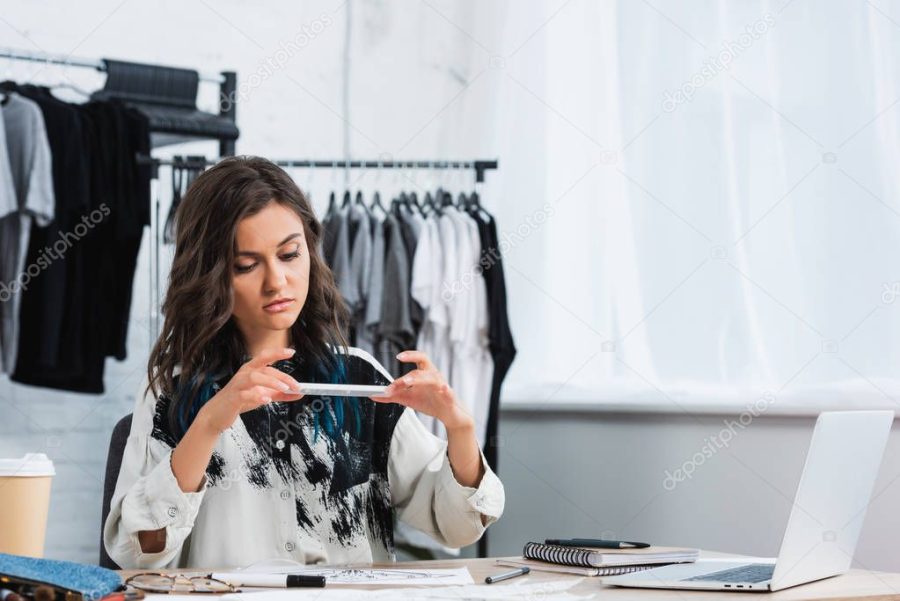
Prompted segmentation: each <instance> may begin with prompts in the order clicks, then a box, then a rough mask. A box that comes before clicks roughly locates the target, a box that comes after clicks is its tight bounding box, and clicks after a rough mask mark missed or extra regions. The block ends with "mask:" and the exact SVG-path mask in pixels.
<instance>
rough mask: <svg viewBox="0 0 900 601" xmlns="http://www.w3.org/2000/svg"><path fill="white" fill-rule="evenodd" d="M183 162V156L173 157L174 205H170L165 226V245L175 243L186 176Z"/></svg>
mask: <svg viewBox="0 0 900 601" xmlns="http://www.w3.org/2000/svg"><path fill="white" fill-rule="evenodd" d="M181 162H182V157H181V155H175V156H174V157H172V204H170V205H169V214H168V215H166V223H165V225H164V226H163V244H174V243H175V212H176V211H177V210H178V205H179V204H180V203H181V191H182V185H183V183H184V176H185V173H184V168H183V167H182V165H181Z"/></svg>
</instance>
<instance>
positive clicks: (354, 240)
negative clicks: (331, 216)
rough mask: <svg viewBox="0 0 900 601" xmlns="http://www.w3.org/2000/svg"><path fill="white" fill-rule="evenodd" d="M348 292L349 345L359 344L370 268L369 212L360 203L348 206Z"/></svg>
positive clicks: (370, 236)
mask: <svg viewBox="0 0 900 601" xmlns="http://www.w3.org/2000/svg"><path fill="white" fill-rule="evenodd" d="M348 218H349V227H348V230H349V235H350V239H351V244H350V261H349V273H350V276H349V293H348V294H347V296H345V297H344V300H345V301H347V305H348V309H349V311H350V321H351V326H350V338H349V342H350V345H351V346H356V345H357V344H358V340H357V339H358V337H359V336H358V335H359V324H360V323H363V322H364V321H365V311H366V303H367V302H368V297H369V272H370V270H371V268H372V227H371V224H370V223H369V212H368V211H367V210H366V209H365V207H363V206H362V205H361V204H357V203H354V204H353V205H352V206H350V207H349V215H348Z"/></svg>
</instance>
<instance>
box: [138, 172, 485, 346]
mask: <svg viewBox="0 0 900 601" xmlns="http://www.w3.org/2000/svg"><path fill="white" fill-rule="evenodd" d="M219 160H220V159H206V158H199V157H187V158H183V157H178V158H172V159H164V158H159V157H154V156H146V155H141V156H138V157H137V163H138V164H140V165H150V166H151V170H152V171H151V174H152V177H153V180H154V187H155V188H156V189H158V188H159V182H158V181H156V180H158V179H159V168H160V167H176V168H188V169H189V168H192V167H210V166H212V165H215V164H216V163H218V162H219ZM273 162H274V163H275V164H276V165H278V166H279V167H287V168H300V169H424V170H444V169H457V170H462V169H465V170H469V169H471V170H474V171H475V181H476V183H483V182H484V174H485V172H486V171H489V170H493V169H497V168H498V166H499V162H498V161H496V160H474V161H442V160H435V161H421V160H418V161H393V160H391V161H383V160H348V159H339V160H321V159H283V160H276V161H273ZM154 196H155V201H154V202H155V207H154V208H153V211H151V215H152V216H151V221H152V224H151V226H150V232H151V236H150V261H151V265H150V315H149V320H148V325H149V328H150V339H151V340H155V339H156V338H157V337H158V336H159V333H160V331H161V327H160V317H161V316H160V281H161V280H160V273H159V249H160V232H161V225H160V217H161V216H160V206H159V196H158V194H154Z"/></svg>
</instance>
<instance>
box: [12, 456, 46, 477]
mask: <svg viewBox="0 0 900 601" xmlns="http://www.w3.org/2000/svg"><path fill="white" fill-rule="evenodd" d="M55 475H56V471H55V470H54V469H53V462H52V461H51V460H50V458H49V457H47V456H46V455H45V454H43V453H27V454H26V455H25V456H24V457H20V458H18V459H0V477H3V476H55Z"/></svg>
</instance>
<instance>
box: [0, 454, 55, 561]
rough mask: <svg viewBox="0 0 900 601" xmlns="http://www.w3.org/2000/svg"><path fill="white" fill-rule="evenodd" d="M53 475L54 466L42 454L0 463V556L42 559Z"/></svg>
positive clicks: (2, 460)
mask: <svg viewBox="0 0 900 601" xmlns="http://www.w3.org/2000/svg"><path fill="white" fill-rule="evenodd" d="M55 474H56V472H55V471H54V470H53V462H52V461H50V459H49V458H48V457H47V456H46V455H44V454H43V453H28V454H27V455H25V456H24V457H22V458H19V459H0V553H11V554H13V555H28V556H30V557H43V556H44V536H45V535H46V533H47V515H48V513H49V510H50V482H51V480H52V479H53V476H54V475H55Z"/></svg>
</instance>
